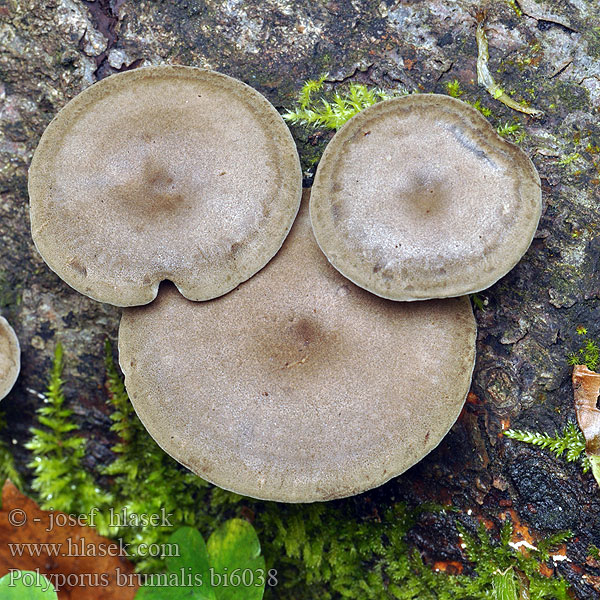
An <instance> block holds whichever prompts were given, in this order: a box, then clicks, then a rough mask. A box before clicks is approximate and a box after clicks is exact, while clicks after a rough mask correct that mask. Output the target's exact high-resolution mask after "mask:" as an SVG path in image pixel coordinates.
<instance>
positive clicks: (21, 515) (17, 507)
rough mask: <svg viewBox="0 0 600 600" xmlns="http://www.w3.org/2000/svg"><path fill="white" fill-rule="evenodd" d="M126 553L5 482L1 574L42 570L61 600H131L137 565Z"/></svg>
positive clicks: (0, 518)
mask: <svg viewBox="0 0 600 600" xmlns="http://www.w3.org/2000/svg"><path fill="white" fill-rule="evenodd" d="M21 522H22V525H21V526H17V525H16V523H21ZM17 544H20V546H17ZM23 544H25V546H23ZM19 554H21V555H20V556H19ZM124 554H125V553H124V552H123V549H122V548H121V547H120V546H119V543H118V542H116V541H114V540H110V539H108V538H104V537H102V536H100V535H99V534H98V533H97V532H96V531H95V530H94V529H92V528H91V527H86V526H82V525H80V524H77V523H76V520H75V518H74V517H73V518H71V519H69V518H68V515H65V514H64V513H59V512H57V511H54V512H50V511H44V510H41V509H40V508H39V507H38V505H37V504H36V503H35V502H34V501H33V500H31V499H30V498H28V497H27V496H24V495H23V494H21V492H19V490H18V489H17V488H16V487H15V486H14V485H13V484H12V483H11V482H10V481H6V483H5V484H4V488H3V489H2V509H1V510H0V576H2V575H4V574H6V573H8V572H9V571H10V570H11V569H20V570H24V571H39V572H40V573H42V574H44V575H46V576H47V577H48V578H49V579H50V581H51V582H52V584H53V585H54V587H55V588H56V590H57V592H58V597H59V599H60V600H71V599H72V600H75V599H76V600H130V599H132V598H133V597H134V596H135V592H136V590H137V586H135V587H129V586H128V585H127V583H131V582H132V580H133V579H134V578H133V577H131V574H132V573H133V565H132V564H131V562H130V561H129V560H127V559H126V558H125V555H124Z"/></svg>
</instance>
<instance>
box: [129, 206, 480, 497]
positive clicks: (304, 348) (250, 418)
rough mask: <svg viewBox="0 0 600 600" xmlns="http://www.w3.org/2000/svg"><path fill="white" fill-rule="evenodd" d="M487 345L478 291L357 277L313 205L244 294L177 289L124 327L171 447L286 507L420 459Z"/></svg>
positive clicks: (132, 370)
mask: <svg viewBox="0 0 600 600" xmlns="http://www.w3.org/2000/svg"><path fill="white" fill-rule="evenodd" d="M474 356H475V321H474V318H473V312H472V309H471V306H470V303H469V301H468V299H466V298H458V299H452V300H437V301H431V302H418V303H409V304H405V303H397V302H391V301H389V300H384V299H382V298H378V297H377V296H374V295H373V294H370V293H368V292H365V291H364V290H362V289H360V288H358V287H356V286H355V285H353V284H352V283H350V282H349V281H348V280H346V279H344V278H343V277H342V276H341V275H340V274H339V273H338V272H337V271H336V270H335V269H333V268H332V267H331V265H329V263H328V262H327V260H326V259H325V257H324V256H323V254H322V253H321V251H320V250H319V248H318V246H317V244H316V243H315V240H314V237H313V235H312V232H311V228H310V222H309V218H308V210H306V207H305V209H301V212H300V215H299V216H298V219H297V220H296V223H295V224H294V227H293V229H292V232H291V233H290V235H289V237H288V239H287V240H286V242H285V244H284V245H283V248H282V249H281V250H280V252H279V253H278V254H277V256H276V257H275V258H274V259H273V261H271V263H269V265H267V267H265V269H263V270H262V271H261V272H260V273H258V274H257V275H256V276H255V277H253V278H252V279H250V280H249V281H247V282H245V283H244V284H243V285H241V286H240V287H239V288H238V289H236V290H234V291H232V292H231V293H229V294H227V295H226V296H222V297H221V298H218V299H216V300H211V301H210V302H205V303H201V304H200V303H193V302H189V301H187V300H185V298H183V297H182V296H181V295H180V294H178V293H177V290H176V289H175V288H174V287H172V286H164V287H162V288H161V291H160V293H159V295H158V298H157V299H156V301H155V302H153V303H152V304H150V305H148V306H144V307H138V308H129V309H126V310H125V311H124V313H123V317H122V320H121V326H120V329H119V361H120V364H121V368H122V369H123V372H124V373H125V385H126V387H127V391H128V392H129V396H130V398H131V401H132V403H133V405H134V407H135V410H136V412H137V414H138V415H139V417H140V419H141V420H142V422H143V423H144V425H145V426H146V428H147V429H148V431H149V432H150V435H152V437H153V438H154V439H155V440H156V441H157V443H158V444H159V445H160V446H161V447H162V448H163V449H164V450H165V451H166V452H168V453H169V454H170V455H171V456H173V457H174V458H176V459H177V460H178V461H180V462H181V463H183V464H184V465H186V466H187V467H188V468H190V469H191V470H192V471H194V472H195V473H196V474H198V475H200V476H201V477H203V478H204V479H207V480H209V481H211V482H213V483H215V484H217V485H219V486H220V487H223V488H225V489H229V490H233V491H235V492H237V493H239V494H244V495H247V496H252V497H255V498H261V499H268V500H277V501H283V502H312V501H317V500H331V499H333V498H340V497H344V496H350V495H353V494H357V493H359V492H362V491H364V490H367V489H370V488H373V487H375V486H378V485H380V484H382V483H384V482H385V481H387V480H388V479H390V478H391V477H394V476H396V475H399V474H400V473H402V472H403V471H405V470H406V469H408V468H409V467H410V466H411V465H413V464H415V463H416V462H417V461H418V460H420V459H421V458H422V457H423V456H425V455H426V454H427V453H428V452H430V451H431V450H432V449H433V448H435V447H436V446H437V445H438V443H439V442H440V440H441V439H442V438H443V437H444V435H445V434H446V433H447V431H448V430H449V429H450V427H451V426H452V424H453V423H454V422H455V420H456V418H457V417H458V414H459V412H460V410H461V407H462V406H463V403H464V400H465V397H466V394H467V391H468V389H469V385H470V381H471V374H472V371H473V362H474Z"/></svg>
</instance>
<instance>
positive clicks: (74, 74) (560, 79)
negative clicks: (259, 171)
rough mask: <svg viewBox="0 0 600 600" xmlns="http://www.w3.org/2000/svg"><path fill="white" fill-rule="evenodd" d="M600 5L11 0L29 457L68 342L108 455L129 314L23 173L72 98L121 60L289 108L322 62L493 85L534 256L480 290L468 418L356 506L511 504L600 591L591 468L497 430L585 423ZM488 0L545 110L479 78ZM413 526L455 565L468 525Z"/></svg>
mask: <svg viewBox="0 0 600 600" xmlns="http://www.w3.org/2000/svg"><path fill="white" fill-rule="evenodd" d="M597 9H598V5H597V3H596V2H595V1H594V0H587V1H586V0H562V1H561V2H558V1H556V0H516V2H513V3H512V4H511V3H509V2H508V1H507V2H503V1H494V2H492V1H489V2H478V1H475V0H455V1H452V2H449V1H445V0H433V1H429V2H425V1H418V0H412V1H411V0H400V1H396V0H352V1H346V0H329V1H326V0H261V1H258V0H251V1H249V2H243V1H241V0H204V1H201V0H186V1H184V0H178V1H174V2H160V1H158V0H142V1H135V2H134V1H133V0H94V1H84V0H1V1H0V310H1V312H2V314H3V316H5V317H6V318H7V319H8V320H9V321H10V322H11V323H12V325H13V326H14V328H15V330H16V331H17V334H18V335H19V338H20V341H21V346H22V349H23V357H22V358H23V361H22V362H23V370H22V375H21V377H20V379H19V382H18V383H17V385H16V387H15V389H14V390H13V392H12V393H11V394H10V395H9V397H8V398H7V399H5V401H4V402H3V405H2V409H3V410H4V411H6V413H7V418H8V423H9V433H8V436H9V437H8V439H14V440H15V441H16V452H17V456H18V459H19V461H20V464H21V465H24V464H25V462H26V460H27V453H26V451H25V450H24V449H23V448H22V443H23V442H24V441H25V440H26V439H27V438H28V429H29V427H30V426H31V425H32V423H33V421H34V411H35V408H36V407H37V405H38V403H39V398H38V396H37V395H36V392H41V391H43V390H44V387H45V380H46V375H47V371H48V367H49V365H50V361H51V356H52V352H53V348H54V346H55V344H56V342H58V341H61V342H62V343H63V345H64V348H65V353H66V354H65V357H66V362H67V370H66V373H65V378H66V381H67V382H68V384H67V388H66V394H67V397H69V398H70V399H72V403H73V408H74V409H75V410H76V412H77V414H78V415H79V417H80V419H81V423H82V425H83V427H84V429H85V430H86V431H88V432H89V436H90V455H89V461H90V465H91V466H93V465H94V463H97V462H100V463H102V462H105V461H107V460H109V458H110V456H111V453H110V450H109V448H110V444H111V437H110V434H109V426H110V420H109V419H108V416H107V409H106V406H105V393H104V390H103V373H104V369H103V365H102V344H103V342H104V339H105V338H106V337H107V336H108V337H109V338H111V339H112V340H113V341H114V340H115V339H116V334H117V327H118V321H119V310H118V309H116V308H112V307H110V306H106V305H101V304H98V303H96V302H93V301H91V300H88V299H87V298H84V297H83V296H81V295H80V294H78V293H76V292H75V291H73V290H72V289H70V288H69V287H68V286H67V285H66V284H64V283H63V282H62V281H60V280H59V279H58V278H57V277H56V276H55V275H54V274H53V273H52V272H50V271H49V269H48V268H47V267H46V266H45V264H44V263H43V261H42V259H41V258H40V257H39V255H38V254H37V253H36V251H35V248H34V246H33V243H32V241H31V237H30V234H29V217H28V197H27V168H28V165H29V162H30V160H31V156H32V152H33V149H34V148H35V146H36V144H37V142H38V140H39V137H40V135H41V134H42V132H43V130H44V128H45V127H46V125H47V124H48V123H49V122H50V120H51V119H52V117H53V116H54V115H55V114H56V112H57V111H58V110H59V109H60V108H61V107H62V106H63V105H64V104H65V103H66V102H67V101H68V100H69V99H71V98H72V97H73V96H75V95H76V94H77V93H78V92H80V91H81V90H82V89H84V88H85V87H87V86H89V85H91V84H92V83H94V82H95V81H97V80H98V79H101V78H103V77H106V76H107V75H109V74H111V73H113V72H115V71H119V70H124V69H130V68H135V67H138V66H141V65H149V64H160V63H171V64H186V65H196V66H202V67H211V68H213V69H216V70H219V71H221V72H223V73H226V74H229V75H232V76H234V77H237V78H239V79H241V80H242V81H245V82H246V83H248V84H250V85H252V86H254V87H255V88H257V89H258V90H259V91H261V92H262V93H263V94H264V95H265V96H266V97H267V98H268V99H269V100H270V101H271V102H272V103H273V104H274V105H275V106H276V107H277V108H278V109H284V108H289V107H290V106H291V105H292V103H293V99H294V96H295V94H296V93H297V91H298V90H299V88H300V86H301V84H302V82H303V81H304V80H306V79H309V78H316V77H318V76H320V75H321V74H323V73H329V75H328V80H329V81H330V82H332V83H335V82H340V81H359V82H365V83H368V84H372V85H376V86H380V87H382V88H384V89H386V90H394V89H403V90H407V91H424V92H439V93H445V92H446V83H448V82H450V81H453V80H455V79H458V80H459V82H460V83H461V87H462V88H463V90H464V91H465V95H464V96H463V98H465V99H468V100H470V101H475V100H477V99H478V98H480V99H481V102H482V104H484V105H485V106H487V107H489V108H490V109H491V111H492V116H491V117H489V120H490V121H491V122H492V123H493V124H494V125H495V126H498V125H500V124H502V123H506V122H510V123H512V122H513V121H518V122H520V123H522V125H523V128H524V131H525V134H526V135H525V138H524V139H523V141H522V142H521V147H522V148H523V149H524V150H525V151H526V152H527V153H528V154H529V156H530V157H531V158H532V160H533V161H534V163H535V165H536V167H537V169H538V170H539V173H540V176H541V180H542V186H543V196H544V212H543V216H542V219H541V223H540V226H539V229H538V233H537V235H536V237H535V239H534V242H533V244H532V246H531V248H530V250H529V251H528V253H527V255H526V256H525V257H524V259H523V260H522V261H521V262H520V263H519V265H518V266H517V267H516V268H515V269H514V270H513V271H512V272H511V273H510V274H509V275H507V276H506V277H505V278H503V279H502V280H501V281H500V282H499V283H497V284H496V285H495V286H493V287H492V288H491V289H489V290H487V291H486V292H484V293H482V294H481V298H482V299H483V300H484V302H485V307H484V310H477V311H476V317H477V321H478V326H479V336H478V348H477V351H478V359H477V365H476V369H475V376H474V380H473V387H472V393H471V394H470V396H469V400H468V402H467V405H466V408H465V410H464V411H463V414H462V416H461V418H460V419H459V421H458V423H457V424H456V425H455V426H454V428H453V429H452V431H451V433H450V434H449V435H448V436H447V438H446V439H445V440H444V442H443V443H442V444H441V445H440V446H439V447H438V448H437V449H436V450H435V451H434V452H433V453H432V454H431V455H430V456H428V457H427V458H426V459H425V460H424V461H422V462H421V463H420V464H419V465H417V466H416V467H414V468H413V469H411V470H410V471H409V472H408V473H406V474H405V475H403V476H402V477H399V478H398V479H396V480H394V481H392V482H390V483H388V484H387V485H385V486H383V487H382V488H379V489H378V490H375V491H374V492H372V493H370V494H368V495H365V496H364V497H362V498H358V499H352V500H347V501H346V502H358V503H364V504H365V506H367V505H369V506H371V507H372V506H373V505H375V506H378V505H381V506H382V507H383V506H385V505H386V502H388V501H389V499H390V498H395V499H402V498H404V499H407V500H410V501H423V500H433V501H436V502H444V503H448V502H449V503H452V504H453V505H454V506H456V507H458V508H460V509H461V510H465V511H467V510H468V509H471V510H472V511H473V517H475V516H477V515H484V516H486V517H487V518H492V519H493V518H494V517H496V516H497V515H498V514H499V512H500V511H506V510H507V509H513V510H514V513H513V514H514V515H515V516H516V517H517V518H518V519H519V520H521V521H522V522H523V523H526V524H527V525H528V526H529V527H531V528H532V529H533V530H535V531H537V532H539V533H541V534H548V533H552V532H554V531H557V530H563V529H571V530H572V531H574V532H575V534H576V541H575V542H574V543H573V544H570V546H569V556H570V558H571V559H572V560H573V561H574V562H573V563H568V562H564V563H561V565H560V566H559V567H558V570H559V572H561V573H563V574H564V575H565V577H567V578H568V580H569V581H570V583H571V584H572V586H573V589H574V591H575V593H576V595H577V597H579V598H593V597H597V591H595V590H594V589H593V588H592V587H591V586H590V585H588V583H586V581H585V580H584V579H582V569H583V571H584V572H586V573H588V574H589V575H592V576H595V575H598V574H600V571H599V570H598V569H594V568H592V567H589V566H586V565H585V561H586V551H587V548H588V547H589V545H590V544H592V543H594V544H596V545H598V546H600V491H599V490H598V487H597V485H596V483H595V482H594V480H593V478H592V476H591V475H590V474H588V475H583V474H582V472H581V470H580V469H579V467H578V466H577V465H569V464H567V463H566V462H564V461H561V460H557V459H555V458H554V457H553V456H551V455H549V454H548V453H546V452H544V451H540V450H537V449H535V448H532V447H530V446H527V445H525V444H521V443H518V442H514V441H511V440H508V439H506V438H505V437H504V436H502V434H501V432H502V430H503V428H506V427H507V426H508V424H509V423H510V426H512V427H518V428H521V429H533V430H537V431H547V432H549V433H553V432H554V430H555V429H561V428H562V426H563V425H564V424H565V423H566V421H567V419H569V418H571V419H572V418H574V411H573V396H572V390H571V382H570V367H569V365H568V364H567V360H566V356H567V354H568V353H569V352H570V351H573V350H574V349H575V348H576V347H577V345H578V344H579V341H580V340H578V339H577V335H576V332H575V330H576V327H577V326H578V325H583V326H585V327H587V329H588V331H589V334H590V335H591V336H592V337H599V336H600V275H599V268H600V265H599V261H600V235H599V232H598V223H599V218H600V208H599V201H600V182H599V179H600V153H599V148H598V146H600V124H599V110H598V109H599V105H600V21H598V17H597V14H598V10H597ZM482 11H485V12H486V23H487V27H486V29H487V34H488V39H489V47H490V70H491V72H492V73H493V75H494V77H495V79H496V81H497V82H498V84H499V85H501V86H502V87H503V89H504V90H506V91H510V92H514V97H515V98H516V99H517V100H520V99H526V100H528V101H529V102H530V103H531V104H532V105H534V106H535V107H536V108H539V109H541V110H543V111H544V113H545V115H544V117H543V118H541V119H537V120H534V119H532V118H530V117H527V116H525V115H522V114H517V113H515V112H513V111H511V110H510V109H508V108H507V107H505V106H504V105H502V104H500V103H498V102H496V101H495V100H494V99H493V98H491V97H490V96H489V95H488V94H487V93H486V92H485V91H484V90H482V89H481V88H478V86H477V81H476V58H477V46H476V41H475V28H476V22H477V21H476V19H477V15H478V13H480V12H482ZM521 11H522V14H521ZM294 133H295V135H296V139H297V142H298V147H299V150H300V153H301V156H302V158H303V163H304V166H305V169H306V172H305V176H306V184H307V185H308V184H309V183H310V180H311V178H312V175H313V173H314V166H309V165H310V163H311V159H312V158H313V157H314V156H315V153H316V152H318V150H319V148H321V147H322V145H323V143H324V141H326V140H325V139H324V138H326V137H327V136H322V135H321V136H319V135H308V134H307V133H306V132H305V131H304V130H302V129H300V128H296V129H295V130H294ZM565 158H566V159H567V160H565ZM102 160H103V157H102V156H98V161H102ZM75 399H76V400H75ZM369 510H371V509H369ZM412 538H413V542H414V543H415V545H416V547H417V548H418V549H419V550H420V551H421V552H422V553H423V554H424V556H425V558H426V559H429V560H430V561H434V560H460V549H459V547H458V546H457V544H456V531H455V530H454V529H453V526H452V525H451V522H450V521H447V520H446V517H445V516H443V515H438V516H434V517H427V519H426V520H424V521H423V523H422V524H420V525H419V526H418V527H417V528H416V529H415V530H414V531H413V533H412ZM589 581H593V579H589V580H588V582H589Z"/></svg>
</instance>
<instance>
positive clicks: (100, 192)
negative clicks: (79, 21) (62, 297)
mask: <svg viewBox="0 0 600 600" xmlns="http://www.w3.org/2000/svg"><path fill="white" fill-rule="evenodd" d="M301 185H302V174H301V170H300V164H299V159H298V155H297V152H296V147H295V144H294V141H293V139H292V137H291V135H290V133H289V130H288V128H287V126H286V125H285V123H284V122H283V120H282V119H281V117H280V115H279V113H277V111H276V110H275V108H273V106H271V104H269V102H268V101H267V100H266V99H265V98H264V97H263V96H261V95H260V94H259V93H258V92H256V91H255V90H253V89H252V88H250V87H249V86H247V85H245V84H243V83H241V82H239V81H236V80H235V79H232V78H230V77H227V76H225V75H221V74H218V73H214V72H210V71H203V70H200V69H195V68H191V67H168V66H164V67H151V68H145V69H138V70H135V71H129V72H125V73H121V74H118V75H113V76H111V77H109V78H107V79H105V80H103V81H101V82H99V83H97V84H95V85H93V86H91V87H90V88H88V89H87V90H85V91H84V92H82V93H81V94H79V96H77V97H76V98H74V99H73V100H72V101H71V102H69V103H68V104H67V105H66V106H65V107H64V108H63V109H62V110H61V111H60V112H59V114H58V115H57V117H56V118H55V119H54V120H53V121H52V123H51V124H50V125H49V126H48V128H47V129H46V131H45V133H44V135H43V136H42V139H41V140H40V144H39V146H38V148H37V150H36V152H35V155H34V158H33V162H32V164H31V169H30V173H29V194H30V198H31V225H32V234H33V239H34V242H35V244H36V246H37V248H38V250H39V252H40V254H41V255H42V257H43V258H44V260H45V261H46V262H47V263H48V265H49V266H50V268H51V269H52V270H54V271H55V272H56V273H57V274H58V275H59V276H60V277H62V278H63V279H64V280H65V281H66V282H67V283H68V284H69V285H71V286H72V287H74V288H75V289H77V290H78V291H80V292H82V293H84V294H86V295H88V296H90V297H92V298H94V299H96V300H100V301H102V302H109V303H111V304H115V305H117V306H133V305H138V304H145V303H148V302H150V301H152V300H153V299H154V298H155V296H156V293H157V291H158V286H159V283H160V282H161V281H162V280H164V279H169V280H171V281H173V282H174V283H175V284H176V285H177V287H178V288H179V290H180V291H181V293H182V294H184V295H185V296H186V297H188V298H190V299H191V300H206V299H208V298H214V297H216V296H219V295H221V294H224V293H225V292H228V291H229V290H231V289H233V288H234V287H235V286H236V285H238V284H239V283H240V282H242V281H244V280H245V279H247V278H249V277H251V276H252V275H253V274H254V273H256V272H257V271H258V270H259V269H261V268H262V267H263V266H264V265H265V264H266V263H267V262H268V261H269V260H270V259H271V258H272V257H273V256H274V254H275V253H276V252H277V250H279V248H280V247H281V244H282V243H283V240H284V239H285V236H286V235H287V233H288V231H289V228H290V227H291V224H292V222H293V220H294V217H295V215H296V212H297V210H298V206H299V203H300V197H301Z"/></svg>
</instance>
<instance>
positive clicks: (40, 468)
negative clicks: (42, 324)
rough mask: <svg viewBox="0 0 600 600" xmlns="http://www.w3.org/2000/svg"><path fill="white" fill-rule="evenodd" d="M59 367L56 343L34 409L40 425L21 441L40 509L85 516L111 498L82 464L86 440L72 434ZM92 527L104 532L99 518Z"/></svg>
mask: <svg viewBox="0 0 600 600" xmlns="http://www.w3.org/2000/svg"><path fill="white" fill-rule="evenodd" d="M63 366H64V361H63V349H62V346H61V344H57V345H56V349H55V351H54V360H53V363H52V371H51V373H50V381H49V383H48V390H47V393H46V396H45V399H44V405H43V406H41V407H40V408H38V410H37V415H38V421H39V423H40V425H42V427H36V428H33V429H31V433H32V438H31V440H30V441H29V442H27V444H25V447H26V448H27V449H28V450H30V451H31V453H32V455H33V458H32V460H31V462H30V463H29V466H30V467H31V468H32V469H33V472H34V477H33V481H32V484H31V487H32V488H33V489H34V490H35V491H37V492H38V494H39V499H40V506H41V507H42V508H43V509H45V510H52V509H55V510H61V511H63V512H66V513H69V514H81V515H86V514H90V512H91V511H92V509H100V508H104V507H106V506H108V505H110V503H111V501H112V498H111V495H110V494H109V493H107V492H106V491H104V490H102V489H101V488H100V486H99V485H98V484H97V483H96V481H95V479H94V477H93V476H92V474H91V473H89V472H88V471H87V470H86V469H85V468H84V467H83V466H82V461H83V459H84V457H85V450H86V440H85V438H83V437H81V436H80V435H74V434H75V433H76V432H77V431H78V430H79V427H78V425H77V424H76V423H75V422H74V421H73V419H72V418H71V417H72V416H73V411H72V410H70V409H69V408H66V406H65V396H64V394H63V391H62V387H63V380H62V372H63ZM96 526H97V527H98V529H99V530H100V531H101V532H102V533H105V532H106V531H105V528H104V527H103V526H102V523H101V522H100V521H98V522H97V523H96Z"/></svg>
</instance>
